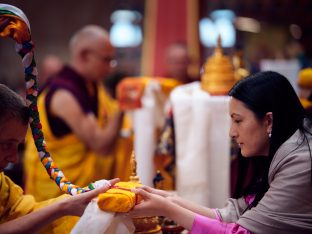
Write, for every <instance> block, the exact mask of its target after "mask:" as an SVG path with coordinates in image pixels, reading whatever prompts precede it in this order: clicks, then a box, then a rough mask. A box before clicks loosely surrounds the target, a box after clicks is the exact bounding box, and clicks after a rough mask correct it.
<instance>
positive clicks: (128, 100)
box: [117, 76, 180, 110]
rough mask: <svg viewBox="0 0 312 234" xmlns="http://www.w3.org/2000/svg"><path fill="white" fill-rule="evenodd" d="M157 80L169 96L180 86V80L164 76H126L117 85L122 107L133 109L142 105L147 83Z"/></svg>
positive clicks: (118, 97)
mask: <svg viewBox="0 0 312 234" xmlns="http://www.w3.org/2000/svg"><path fill="white" fill-rule="evenodd" d="M150 82H156V83H158V84H159V85H160V87H161V90H162V92H163V93H164V94H165V95H166V96H168V95H169V93H170V91H171V90H172V89H173V88H175V87H176V86H178V85H179V84H180V82H178V81H177V80H175V79H171V78H164V77H144V76H143V77H129V78H125V79H124V80H122V81H121V82H120V84H119V85H118V86H117V99H118V101H119V105H120V108H121V109H123V110H133V109H137V108H140V107H142V103H141V98H142V96H143V94H144V90H145V87H146V85H148V84H149V83H150Z"/></svg>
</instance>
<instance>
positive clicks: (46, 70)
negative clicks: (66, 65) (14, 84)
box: [38, 54, 63, 87]
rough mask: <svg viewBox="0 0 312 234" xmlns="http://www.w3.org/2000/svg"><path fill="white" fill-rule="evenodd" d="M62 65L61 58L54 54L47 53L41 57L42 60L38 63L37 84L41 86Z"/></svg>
mask: <svg viewBox="0 0 312 234" xmlns="http://www.w3.org/2000/svg"><path fill="white" fill-rule="evenodd" d="M62 67H63V62H62V60H61V59H60V58H59V57H58V56H56V55H54V54H47V55H46V56H45V57H44V58H43V59H42V62H41V63H39V68H38V70H39V76H40V78H39V85H40V86H41V87H42V86H43V85H44V84H45V83H46V82H47V80H48V79H49V78H50V77H51V76H53V75H55V74H57V73H58V72H59V71H60V70H61V69H62Z"/></svg>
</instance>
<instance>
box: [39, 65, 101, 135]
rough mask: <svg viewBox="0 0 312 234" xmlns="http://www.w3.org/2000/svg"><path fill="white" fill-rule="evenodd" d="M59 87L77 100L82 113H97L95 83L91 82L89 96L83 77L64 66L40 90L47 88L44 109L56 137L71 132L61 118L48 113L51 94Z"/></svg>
mask: <svg viewBox="0 0 312 234" xmlns="http://www.w3.org/2000/svg"><path fill="white" fill-rule="evenodd" d="M60 89H65V90H67V91H69V92H70V93H71V94H72V95H73V96H74V98H75V99H76V100H77V102H78V104H79V105H80V107H81V109H82V111H83V112H84V113H94V115H95V116H97V115H98V98H97V96H98V89H97V85H96V84H93V89H94V91H95V92H94V95H92V96H91V95H90V94H89V93H88V90H87V87H86V83H85V81H84V79H83V78H82V77H81V76H80V75H79V74H78V73H76V72H75V71H74V70H73V69H72V68H70V67H69V66H64V68H63V69H62V70H61V71H60V72H59V73H58V74H57V75H55V76H54V77H51V78H50V79H49V80H48V82H47V83H46V84H45V85H44V86H43V87H42V90H41V91H40V92H42V91H45V90H47V95H46V99H45V109H46V112H47V117H48V121H49V125H50V128H51V131H52V133H53V134H54V135H55V136H57V137H62V136H65V135H67V134H70V133H71V132H72V130H71V129H70V127H69V126H68V125H67V124H66V123H65V122H64V121H63V120H62V119H60V118H58V117H54V116H52V115H51V113H50V105H51V100H52V96H53V95H54V93H55V92H56V91H57V90H60Z"/></svg>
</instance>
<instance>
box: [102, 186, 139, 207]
mask: <svg viewBox="0 0 312 234" xmlns="http://www.w3.org/2000/svg"><path fill="white" fill-rule="evenodd" d="M139 186H142V184H140V183H135V182H118V183H117V184H115V185H114V186H112V187H111V188H110V189H109V190H107V191H106V192H105V193H101V194H100V195H99V196H98V202H97V204H98V206H99V208H100V209H101V210H103V211H108V212H128V211H130V210H131V209H132V208H133V207H134V206H135V205H136V204H138V203H139V202H140V201H141V200H142V199H141V197H140V196H139V195H137V194H135V193H133V192H131V189H134V188H136V187H139Z"/></svg>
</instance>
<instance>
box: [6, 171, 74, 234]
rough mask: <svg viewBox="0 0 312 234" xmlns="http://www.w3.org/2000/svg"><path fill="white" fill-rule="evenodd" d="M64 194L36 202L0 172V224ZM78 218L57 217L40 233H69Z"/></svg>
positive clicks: (50, 202)
mask: <svg viewBox="0 0 312 234" xmlns="http://www.w3.org/2000/svg"><path fill="white" fill-rule="evenodd" d="M65 196H67V195H63V196H61V197H58V198H56V199H50V200H47V201H44V202H39V203H37V202H35V199H34V197H33V196H31V195H23V190H22V188H21V187H19V186H18V185H16V184H15V183H14V182H13V181H11V180H10V178H8V177H7V176H5V175H4V173H0V224H1V223H5V222H7V221H10V220H13V219H16V218H18V217H21V216H24V215H26V214H28V213H30V212H33V211H35V210H38V209H40V208H42V207H44V206H47V205H49V204H52V203H53V202H55V201H57V200H60V199H63V198H64V197H65ZM78 219H79V218H78V217H73V216H67V217H63V218H60V219H57V220H56V221H54V222H53V223H51V224H50V225H48V226H46V227H45V228H44V229H43V230H42V231H41V232H40V233H70V231H71V229H72V227H73V226H74V225H75V224H76V222H77V221H78Z"/></svg>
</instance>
